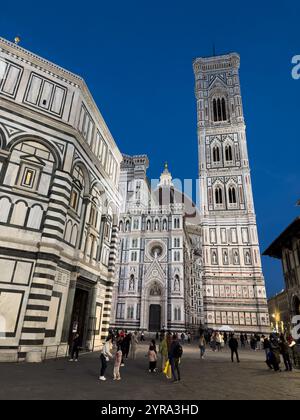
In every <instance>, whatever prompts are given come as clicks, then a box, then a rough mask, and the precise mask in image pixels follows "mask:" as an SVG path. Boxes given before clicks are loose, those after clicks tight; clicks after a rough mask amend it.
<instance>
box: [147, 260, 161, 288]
mask: <svg viewBox="0 0 300 420" xmlns="http://www.w3.org/2000/svg"><path fill="white" fill-rule="evenodd" d="M165 279H166V274H165V272H164V270H163V268H162V266H161V265H160V264H159V262H158V261H157V260H154V261H153V262H152V264H150V266H149V267H147V269H146V272H145V285H147V284H149V283H151V282H153V281H157V282H159V283H160V284H164V283H165Z"/></svg>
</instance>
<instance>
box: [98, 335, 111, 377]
mask: <svg viewBox="0 0 300 420" xmlns="http://www.w3.org/2000/svg"><path fill="white" fill-rule="evenodd" d="M111 350H112V339H111V336H108V337H107V339H106V342H105V344H104V346H103V349H102V351H101V355H100V359H101V373H100V377H99V379H100V381H106V378H105V372H106V369H107V362H108V361H109V359H110V358H111V359H112V358H113V355H112V354H111Z"/></svg>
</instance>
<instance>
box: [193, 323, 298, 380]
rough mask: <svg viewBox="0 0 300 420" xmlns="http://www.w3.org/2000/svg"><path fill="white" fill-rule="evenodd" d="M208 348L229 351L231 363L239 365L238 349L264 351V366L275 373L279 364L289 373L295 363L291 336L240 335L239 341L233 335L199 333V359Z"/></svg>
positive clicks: (213, 332)
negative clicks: (227, 349) (282, 364)
mask: <svg viewBox="0 0 300 420" xmlns="http://www.w3.org/2000/svg"><path fill="white" fill-rule="evenodd" d="M208 345H209V346H210V348H211V350H212V351H213V352H216V351H222V349H223V348H226V347H227V346H228V348H229V349H230V350H231V361H232V362H234V356H235V357H236V361H237V362H238V363H240V356H239V348H241V349H246V347H247V346H248V347H249V349H251V350H252V351H262V350H264V352H265V356H266V364H267V366H268V367H269V368H270V369H271V370H274V371H275V372H280V371H281V367H280V366H281V363H282V361H283V363H284V365H285V371H286V372H291V371H292V370H293V362H294V361H295V352H294V350H295V346H296V342H295V341H294V340H293V338H292V336H288V337H287V336H286V335H284V334H276V333H272V334H271V335H270V336H269V337H266V336H265V335H259V334H253V335H250V336H248V335H247V334H240V336H239V339H238V338H237V337H236V336H235V334H234V333H230V334H229V335H228V334H227V333H226V332H224V333H222V332H218V331H200V339H199V349H200V357H201V359H204V358H205V353H206V348H207V346H208Z"/></svg>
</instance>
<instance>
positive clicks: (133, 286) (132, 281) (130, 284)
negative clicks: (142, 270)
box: [129, 274, 135, 291]
mask: <svg viewBox="0 0 300 420" xmlns="http://www.w3.org/2000/svg"><path fill="white" fill-rule="evenodd" d="M134 289H135V281H134V275H133V274H132V275H131V276H130V281H129V290H130V291H133V290H134Z"/></svg>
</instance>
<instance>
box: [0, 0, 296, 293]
mask: <svg viewBox="0 0 300 420" xmlns="http://www.w3.org/2000/svg"><path fill="white" fill-rule="evenodd" d="M299 16H300V4H299V2H296V1H286V2H283V3H282V2H280V4H279V2H273V1H264V2H263V1H251V2H242V1H230V2H224V1H217V0H215V1H213V2H212V1H211V2H208V1H200V0H198V1H197V0H185V1H179V0H161V1H158V0H152V1H151V2H150V1H144V0H139V1H138V0H127V1H121V0H118V1H103V0H99V1H93V2H92V1H90V0H86V1H84V2H76V1H72V2H71V1H57V0H54V1H51V2H41V1H36V2H31V1H26V2H24V1H22V2H21V1H19V0H16V1H14V2H10V3H9V2H2V4H1V9H0V35H1V36H3V37H4V38H7V39H9V40H13V39H14V37H15V36H16V35H20V36H21V39H22V41H21V44H20V45H21V46H23V47H24V48H26V49H28V50H30V51H32V52H34V53H37V54H39V55H41V56H43V57H45V58H47V59H49V60H51V61H53V62H54V63H57V64H59V65H61V66H62V67H65V68H67V69H69V70H71V71H73V72H75V73H77V74H79V75H81V76H82V77H83V78H84V79H85V80H86V82H87V84H88V86H89V88H90V90H91V92H92V94H93V96H94V98H95V100H96V102H97V104H98V106H99V108H100V111H101V112H102V114H103V116H104V118H105V120H106V122H107V124H108V126H109V128H110V130H111V132H112V134H113V136H114V138H115V140H116V142H117V144H118V146H119V148H120V150H121V151H122V152H123V153H127V154H143V153H146V154H148V156H149V158H150V164H151V167H150V170H149V176H150V177H153V178H157V177H158V176H159V174H160V173H161V171H162V169H163V163H164V162H165V161H166V160H167V161H168V162H169V167H170V170H171V172H172V174H173V176H174V177H176V178H181V179H184V178H192V179H195V178H196V177H197V158H198V156H197V134H196V104H195V99H194V76H193V71H192V61H193V58H195V57H197V56H208V55H212V52H213V44H215V46H216V53H217V54H223V53H227V52H233V51H234V52H238V53H239V54H240V55H241V84H242V94H243V103H244V112H245V118H246V124H247V134H248V148H249V154H250V163H251V168H252V181H253V189H254V199H255V205H256V211H257V218H258V229H259V234H260V240H261V250H262V251H263V250H264V249H265V248H266V247H267V246H268V245H269V244H270V242H272V241H273V239H275V237H276V236H277V235H278V234H279V233H280V232H281V231H282V230H283V229H284V228H285V227H286V226H287V225H288V224H289V223H290V222H292V220H293V219H294V218H295V217H296V216H297V215H298V214H299V213H300V209H299V208H297V207H295V203H296V201H297V199H299V198H300V192H299V179H300V165H299V157H300V143H299V128H300V127H299V120H300V79H299V80H298V81H296V80H293V79H292V77H291V70H292V64H291V60H292V57H293V56H294V55H299V54H300V43H299ZM263 268H264V274H265V277H266V282H267V288H268V294H269V295H272V294H274V293H276V292H278V291H280V290H281V289H282V288H283V277H282V273H281V267H280V263H279V262H277V261H276V260H273V259H269V258H264V259H263Z"/></svg>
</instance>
